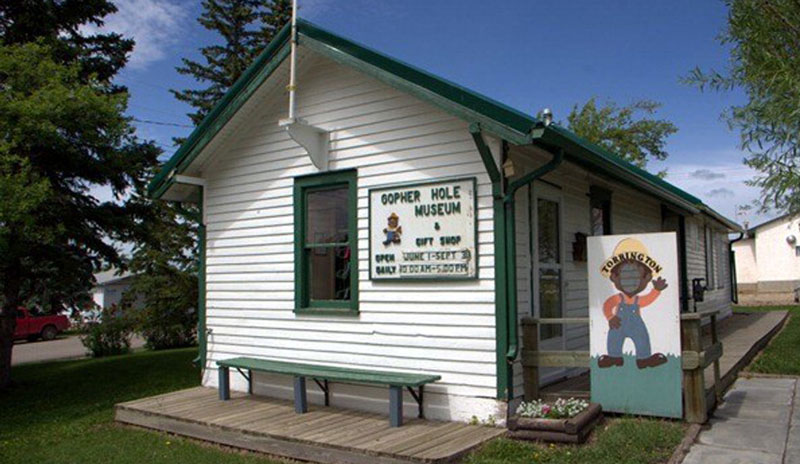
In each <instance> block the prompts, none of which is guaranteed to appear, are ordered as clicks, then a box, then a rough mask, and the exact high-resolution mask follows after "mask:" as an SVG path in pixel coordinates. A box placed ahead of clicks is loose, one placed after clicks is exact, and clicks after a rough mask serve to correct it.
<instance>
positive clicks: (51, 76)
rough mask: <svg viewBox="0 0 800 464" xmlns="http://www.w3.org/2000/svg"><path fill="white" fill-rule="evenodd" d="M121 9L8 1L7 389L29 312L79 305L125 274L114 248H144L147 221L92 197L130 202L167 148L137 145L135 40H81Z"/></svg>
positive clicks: (1, 328)
mask: <svg viewBox="0 0 800 464" xmlns="http://www.w3.org/2000/svg"><path fill="white" fill-rule="evenodd" d="M114 11H116V9H115V7H114V6H113V4H112V3H110V2H108V1H105V0H6V1H4V2H1V3H0V88H2V89H3V98H2V99H0V134H1V136H0V192H2V193H3V201H2V203H3V207H2V208H0V214H2V217H0V291H2V305H1V307H0V388H3V387H5V386H7V385H8V384H9V383H10V381H11V377H10V368H11V354H12V349H13V340H12V338H13V333H14V330H15V327H16V312H17V308H18V307H19V306H20V305H21V304H24V303H26V302H28V301H30V300H31V299H34V298H35V297H40V298H39V300H40V302H41V303H42V304H44V305H45V306H52V304H53V302H54V301H55V300H56V299H62V298H66V299H67V300H69V299H70V298H73V297H74V295H76V292H78V290H80V289H83V290H84V291H87V290H88V289H89V288H90V287H91V285H92V283H93V272H94V271H95V270H96V269H98V268H99V267H100V266H101V265H104V264H111V265H115V266H123V265H124V263H123V261H122V258H121V256H120V254H119V252H118V250H117V249H116V248H115V246H114V243H115V242H128V241H131V240H133V238H134V237H135V235H136V233H137V231H138V230H139V227H140V222H141V218H142V217H143V215H144V213H146V209H143V208H142V207H141V206H140V205H135V204H129V203H127V202H122V201H106V202H101V201H98V200H97V199H96V198H94V197H93V196H92V194H91V192H90V189H91V188H92V187H93V186H106V187H109V188H110V189H111V190H112V192H113V193H114V194H116V195H118V198H122V197H123V196H124V195H126V194H127V192H128V191H129V190H130V189H131V188H133V187H135V186H136V185H139V184H140V183H141V182H142V181H143V176H144V174H145V171H146V169H147V168H149V167H151V166H152V165H153V164H154V163H155V161H156V157H157V156H158V154H159V152H160V151H159V150H158V148H157V147H155V146H154V145H153V144H151V143H143V142H141V141H140V140H139V139H137V137H136V136H135V134H134V128H133V127H132V126H131V124H130V120H129V118H127V117H126V116H125V115H124V112H125V109H126V105H127V98H128V96H127V93H126V92H125V90H124V89H123V88H121V87H117V86H114V85H113V82H112V79H113V77H114V75H115V74H116V72H117V71H118V70H119V69H120V68H121V67H122V66H124V64H125V60H126V57H127V54H128V53H129V52H130V51H131V50H132V46H133V43H132V42H131V41H130V40H126V39H123V38H122V37H120V36H119V35H118V34H96V35H89V36H84V35H82V34H81V32H80V30H81V26H82V25H85V24H95V25H100V24H102V19H103V17H105V16H106V15H107V14H109V13H112V12H114ZM6 195H7V196H6ZM44 291H46V292H48V295H41V294H37V293H39V292H44ZM43 296H46V297H47V298H41V297H43ZM43 300H47V301H43Z"/></svg>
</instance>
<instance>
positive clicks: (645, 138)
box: [567, 98, 678, 175]
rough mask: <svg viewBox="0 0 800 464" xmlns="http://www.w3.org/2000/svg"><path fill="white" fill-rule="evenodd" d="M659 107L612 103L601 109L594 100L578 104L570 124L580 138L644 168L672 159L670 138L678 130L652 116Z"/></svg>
mask: <svg viewBox="0 0 800 464" xmlns="http://www.w3.org/2000/svg"><path fill="white" fill-rule="evenodd" d="M660 106H661V104H660V103H657V102H653V101H649V100H641V101H637V102H634V103H632V104H630V105H627V106H623V107H620V106H617V104H615V103H613V102H609V103H606V104H605V105H603V106H599V107H598V105H597V100H596V98H591V99H589V101H587V102H586V103H585V104H584V105H583V106H579V105H575V106H574V107H573V108H572V111H571V112H570V113H569V115H568V116H567V122H568V124H569V128H570V130H572V131H573V132H575V133H576V134H578V135H580V136H581V137H583V138H585V139H587V140H589V141H590V142H593V143H596V144H598V145H600V146H602V147H603V148H605V149H607V150H609V151H611V152H613V153H616V154H617V155H619V156H621V157H622V158H623V159H625V160H627V161H630V162H631V163H633V164H635V165H636V166H639V167H641V168H645V167H647V162H648V161H650V160H659V161H663V160H665V159H666V158H667V156H669V153H667V151H666V148H665V147H666V143H667V142H666V140H667V137H669V136H670V135H672V134H674V133H675V132H677V131H678V128H677V127H675V125H674V124H672V123H671V122H669V121H667V120H665V119H654V118H652V117H650V116H652V115H653V114H655V113H656V111H657V110H658V108H659V107H660ZM663 174H664V173H661V175H663Z"/></svg>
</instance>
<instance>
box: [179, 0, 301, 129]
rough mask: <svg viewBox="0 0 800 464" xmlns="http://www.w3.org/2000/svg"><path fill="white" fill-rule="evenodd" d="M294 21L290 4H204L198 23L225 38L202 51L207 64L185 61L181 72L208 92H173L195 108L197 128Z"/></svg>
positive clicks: (255, 0)
mask: <svg viewBox="0 0 800 464" xmlns="http://www.w3.org/2000/svg"><path fill="white" fill-rule="evenodd" d="M290 20H291V1H290V0H204V1H203V14H202V15H201V16H200V18H198V19H197V21H198V22H199V23H200V24H201V25H202V26H203V27H204V28H206V29H208V30H210V31H214V32H216V33H217V34H219V35H220V36H221V37H222V43H220V44H214V45H209V46H207V47H203V48H201V49H200V53H201V54H202V55H203V58H204V60H205V62H204V63H201V62H198V61H194V60H190V59H187V58H184V59H183V66H181V67H179V68H177V69H178V72H179V73H181V74H184V75H189V76H192V77H194V78H195V80H197V81H198V82H202V83H207V84H208V85H207V86H206V87H205V88H201V89H186V90H173V91H172V93H173V94H174V95H175V98H177V99H178V100H180V101H184V102H186V103H188V104H190V105H191V106H192V107H194V108H195V110H196V111H195V112H194V113H191V114H190V115H189V117H190V118H191V119H192V121H193V122H194V124H195V125H197V124H199V123H200V121H202V120H203V118H204V117H205V115H206V114H208V112H209V111H211V109H212V108H213V107H214V105H215V104H216V103H217V102H218V101H219V100H220V98H222V96H223V95H225V92H227V91H228V89H229V88H231V86H232V85H233V84H234V82H236V80H237V79H239V77H240V76H241V75H242V73H243V72H244V71H245V70H246V69H247V67H248V66H250V64H251V63H252V62H253V60H254V59H255V58H256V57H257V56H258V55H259V53H261V52H262V51H263V50H264V48H265V47H266V46H267V44H269V42H270V41H271V40H272V39H273V38H274V37H275V35H276V34H277V33H278V31H280V29H281V28H282V27H283V25H284V24H286V23H287V22H289V21H290Z"/></svg>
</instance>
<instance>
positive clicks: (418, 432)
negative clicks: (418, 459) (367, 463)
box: [354, 422, 448, 452]
mask: <svg viewBox="0 0 800 464" xmlns="http://www.w3.org/2000/svg"><path fill="white" fill-rule="evenodd" d="M447 424H448V423H447V422H422V423H419V422H418V423H414V424H406V425H405V426H404V427H401V429H403V430H397V431H393V433H382V434H379V435H378V436H375V437H370V439H369V440H364V441H361V442H360V443H355V444H354V446H362V447H364V448H369V449H373V450H375V451H380V452H391V449H392V448H393V447H396V446H398V445H400V444H402V443H406V442H416V441H419V440H420V439H422V438H424V437H426V436H428V434H430V433H431V432H433V431H435V430H437V429H440V428H442V427H445V426H446V425H447Z"/></svg>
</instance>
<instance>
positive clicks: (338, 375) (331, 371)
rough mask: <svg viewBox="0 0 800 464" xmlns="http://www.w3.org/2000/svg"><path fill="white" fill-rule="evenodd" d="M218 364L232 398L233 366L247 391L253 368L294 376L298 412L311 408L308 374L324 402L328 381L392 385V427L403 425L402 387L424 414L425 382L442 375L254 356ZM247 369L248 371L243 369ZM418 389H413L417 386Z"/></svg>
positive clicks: (222, 388) (224, 391)
mask: <svg viewBox="0 0 800 464" xmlns="http://www.w3.org/2000/svg"><path fill="white" fill-rule="evenodd" d="M217 366H218V367H219V398H220V399H221V400H223V401H225V400H228V399H230V397H231V393H230V369H231V368H233V369H236V370H237V371H239V373H241V374H242V375H243V376H244V377H245V378H246V379H247V382H248V393H251V394H252V393H253V371H258V372H269V373H273V374H285V375H291V376H294V410H295V412H296V413H298V414H303V413H305V412H307V411H308V401H307V400H306V378H310V379H312V380H314V382H315V383H316V384H317V385H318V386H319V388H320V389H321V390H322V392H323V393H324V394H325V406H328V405H329V404H330V389H329V388H328V382H343V383H368V384H377V385H388V386H389V423H390V424H391V426H392V427H399V426H401V425H403V388H406V389H408V391H409V392H410V393H411V396H412V397H413V398H414V399H415V400H416V401H417V405H419V417H424V416H423V410H422V399H423V396H422V395H423V392H424V387H425V384H428V383H432V382H436V381H437V380H439V379H441V376H438V375H429V374H412V373H405V372H386V371H369V370H364V369H348V368H344V367H331V366H320V365H316V364H301V363H290V362H282V361H271V360H267V359H255V358H233V359H225V360H222V361H217ZM245 370H246V371H247V373H246V374H245V372H244V371H245ZM415 388H416V389H417V390H416V391H414V389H415Z"/></svg>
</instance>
